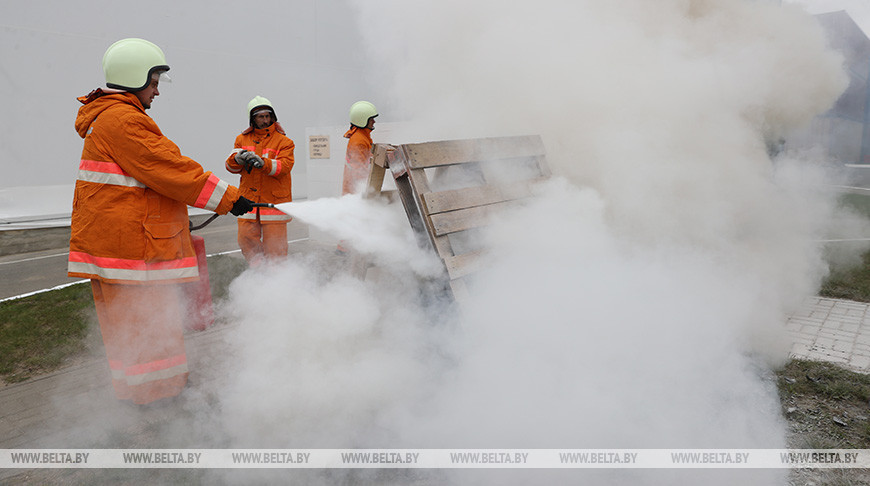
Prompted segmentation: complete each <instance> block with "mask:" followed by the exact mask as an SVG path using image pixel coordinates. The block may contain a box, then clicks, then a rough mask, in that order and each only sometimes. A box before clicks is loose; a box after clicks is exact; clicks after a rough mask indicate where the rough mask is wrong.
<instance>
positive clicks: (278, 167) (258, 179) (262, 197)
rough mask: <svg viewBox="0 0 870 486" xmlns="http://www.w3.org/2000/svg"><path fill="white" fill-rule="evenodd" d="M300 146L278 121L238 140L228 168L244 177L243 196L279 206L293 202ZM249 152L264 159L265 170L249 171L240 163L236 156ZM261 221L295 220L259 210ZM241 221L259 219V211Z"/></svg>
mask: <svg viewBox="0 0 870 486" xmlns="http://www.w3.org/2000/svg"><path fill="white" fill-rule="evenodd" d="M295 148H296V145H295V144H294V143H293V140H290V139H289V138H287V136H286V135H285V134H284V129H283V128H281V125H280V124H279V123H278V122H275V123H273V124H272V125H270V126H269V127H267V128H251V127H248V128H247V129H246V130H245V131H243V132H242V133H241V134H239V135H238V136H237V137H236V141H235V148H234V150H233V152H232V153H231V154H230V156H229V157H227V160H226V163H225V165H226V168H227V170H228V171H229V172H231V173H233V174H239V175H241V182H240V183H239V190H240V191H241V194H242V196H244V197H246V198H248V199H250V200H252V201H254V202H258V203H272V204H279V203H285V202H290V201H292V200H293V194H292V179H291V177H290V170H291V169H292V168H293V163H294V156H293V151H294V149H295ZM242 150H249V151H251V152H254V153H255V154H257V155H259V156H260V158H261V159H263V163H264V165H263V167H262V168H259V169H251V172H247V171H246V170H245V169H244V166H242V165H241V164H239V163H238V162H236V158H235V157H236V154H237V153H239V152H241V151H242ZM258 210H259V214H260V222H262V223H270V222H274V223H286V222H288V221H290V220H291V219H292V218H291V217H290V216H289V215H287V214H286V213H283V212H281V211H278V210H277V209H270V208H258ZM239 218H240V219H250V220H254V219H257V211H252V212H250V213H246V214H243V215H241V216H239Z"/></svg>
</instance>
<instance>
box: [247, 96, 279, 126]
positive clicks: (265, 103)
mask: <svg viewBox="0 0 870 486" xmlns="http://www.w3.org/2000/svg"><path fill="white" fill-rule="evenodd" d="M257 108H266V109H268V110H269V111H271V112H272V122H273V123H274V122H276V121H278V115H276V114H275V108H273V107H272V102H271V101H269V100H267V99H266V98H263V97H262V96H254V99H252V100H251V101H249V102H248V123H250V125H251V126H254V112H255V111H258V110H257Z"/></svg>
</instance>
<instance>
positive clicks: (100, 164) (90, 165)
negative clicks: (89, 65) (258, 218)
mask: <svg viewBox="0 0 870 486" xmlns="http://www.w3.org/2000/svg"><path fill="white" fill-rule="evenodd" d="M168 70H169V66H168V65H167V64H166V58H165V57H164V54H163V51H162V50H161V49H160V48H159V47H157V46H156V45H154V44H152V43H151V42H148V41H146V40H144V39H135V38H131V39H123V40H120V41H118V42H116V43H114V44H112V45H111V46H110V47H109V48H108V49H107V50H106V53H105V55H104V56H103V71H104V73H105V76H106V86H107V87H106V88H97V89H95V90H94V91H92V92H91V93H90V94H88V95H86V96H82V97H80V98H79V99H78V100H79V101H80V102H81V103H82V104H83V106H82V107H80V108H79V111H78V117H77V118H76V122H75V128H76V131H77V132H78V133H79V135H80V136H81V137H82V138H83V139H84V149H83V150H82V159H81V162H80V164H79V173H78V179H77V180H76V185H75V195H74V199H73V209H72V223H71V238H70V252H69V276H71V277H82V278H88V279H91V287H92V290H93V294H94V303H95V305H96V309H97V318H98V319H99V321H100V332H101V334H102V336H103V343H104V344H105V347H106V356H107V357H108V361H109V368H110V370H111V374H112V384H113V386H114V389H115V396H117V397H118V398H119V399H122V400H131V401H133V402H134V403H138V404H145V403H150V402H153V401H155V400H158V399H161V398H165V397H171V396H175V395H177V394H179V393H180V392H181V390H182V388H184V386H185V385H186V383H187V374H188V367H187V356H186V354H185V349H184V337H183V324H184V323H183V322H182V320H183V316H184V315H185V310H186V307H185V306H186V304H185V302H184V301H183V299H182V293H181V290H180V287H181V286H180V285H178V284H179V283H182V282H189V281H195V280H197V279H198V270H197V261H196V255H195V252H194V249H193V245H192V244H191V239H190V231H189V226H188V216H187V207H188V206H195V207H198V208H204V209H207V210H210V211H215V212H217V213H219V214H226V213H227V212H231V213H232V214H234V215H240V214H243V213H245V212H247V211H250V210H251V209H253V207H252V205H251V201H249V200H247V199H245V198H243V197H240V194H239V190H238V189H237V188H235V187H233V186H231V185H229V184H227V183H226V182H224V181H222V180H220V179H218V178H217V177H216V176H214V175H213V174H212V173H211V172H205V171H203V168H202V166H200V165H199V164H198V163H197V162H196V161H194V160H192V159H190V158H188V157H185V156H183V155H181V152H180V151H179V149H178V147H177V146H176V145H175V144H174V143H172V141H170V140H169V139H168V138H166V137H165V136H164V135H163V134H162V133H161V132H160V129H159V128H158V127H157V124H156V123H154V120H152V119H151V117H150V116H148V115H147V114H146V112H145V110H147V109H149V108H150V107H151V103H152V102H153V101H154V97H156V96H157V95H159V91H158V85H159V81H160V79H161V76H165V75H164V74H163V73H165V72H166V71H168Z"/></svg>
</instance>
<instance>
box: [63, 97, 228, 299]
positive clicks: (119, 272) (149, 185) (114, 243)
mask: <svg viewBox="0 0 870 486" xmlns="http://www.w3.org/2000/svg"><path fill="white" fill-rule="evenodd" d="M78 100H79V101H80V102H81V103H82V104H83V106H82V107H81V108H79V112H78V117H77V118H76V122H75V128H76V131H77V132H78V133H79V135H80V136H81V137H82V138H84V149H83V150H82V160H81V163H80V164H79V173H78V179H77V180H76V186H75V195H74V199H73V210H72V223H71V232H72V234H71V238H70V253H69V276H71V277H84V278H90V279H98V280H101V281H104V282H109V283H124V284H136V283H169V282H185V281H193V280H196V279H197V278H198V270H197V262H196V254H195V252H194V249H193V245H192V243H191V240H190V231H189V226H188V216H187V206H194V207H198V208H203V209H207V210H209V211H215V212H216V213H218V214H226V213H227V212H228V211H229V210H230V209H231V208H232V206H233V203H234V202H235V201H236V200H237V199H238V198H239V191H238V189H236V188H235V187H233V186H231V185H229V184H227V183H226V182H224V181H222V180H221V179H219V178H218V177H217V176H215V175H213V174H212V173H211V172H205V171H203V168H202V166H201V165H199V163H197V162H196V161H194V160H193V159H190V158H188V157H185V156H183V155H181V152H180V151H179V149H178V147H177V146H176V145H175V144H174V143H172V141H171V140H169V139H168V138H166V137H165V136H163V133H161V132H160V129H159V128H158V127H157V124H156V123H154V120H152V119H151V117H150V116H148V115H147V114H145V109H144V108H143V106H142V104H141V103H140V102H139V99H138V98H136V96H135V95H133V94H131V93H126V92H123V91H116V90H110V89H105V88H98V89H96V90H94V91H92V92H91V93H90V94H88V95H87V96H82V97H80V98H78Z"/></svg>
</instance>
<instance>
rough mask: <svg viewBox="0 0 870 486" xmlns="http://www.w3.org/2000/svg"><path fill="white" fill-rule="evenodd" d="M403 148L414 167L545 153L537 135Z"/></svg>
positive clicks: (437, 143)
mask: <svg viewBox="0 0 870 486" xmlns="http://www.w3.org/2000/svg"><path fill="white" fill-rule="evenodd" d="M403 147H404V149H405V151H406V153H407V155H408V167H409V168H411V169H423V168H427V167H441V166H445V165H455V164H464V163H468V162H481V161H487V160H501V159H511V158H520V157H534V156H536V155H543V154H544V153H545V151H544V143H543V141H542V140H541V137H540V136H538V135H532V136H523V137H501V138H479V139H470V140H450V141H445V142H425V143H413V144H407V145H403Z"/></svg>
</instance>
